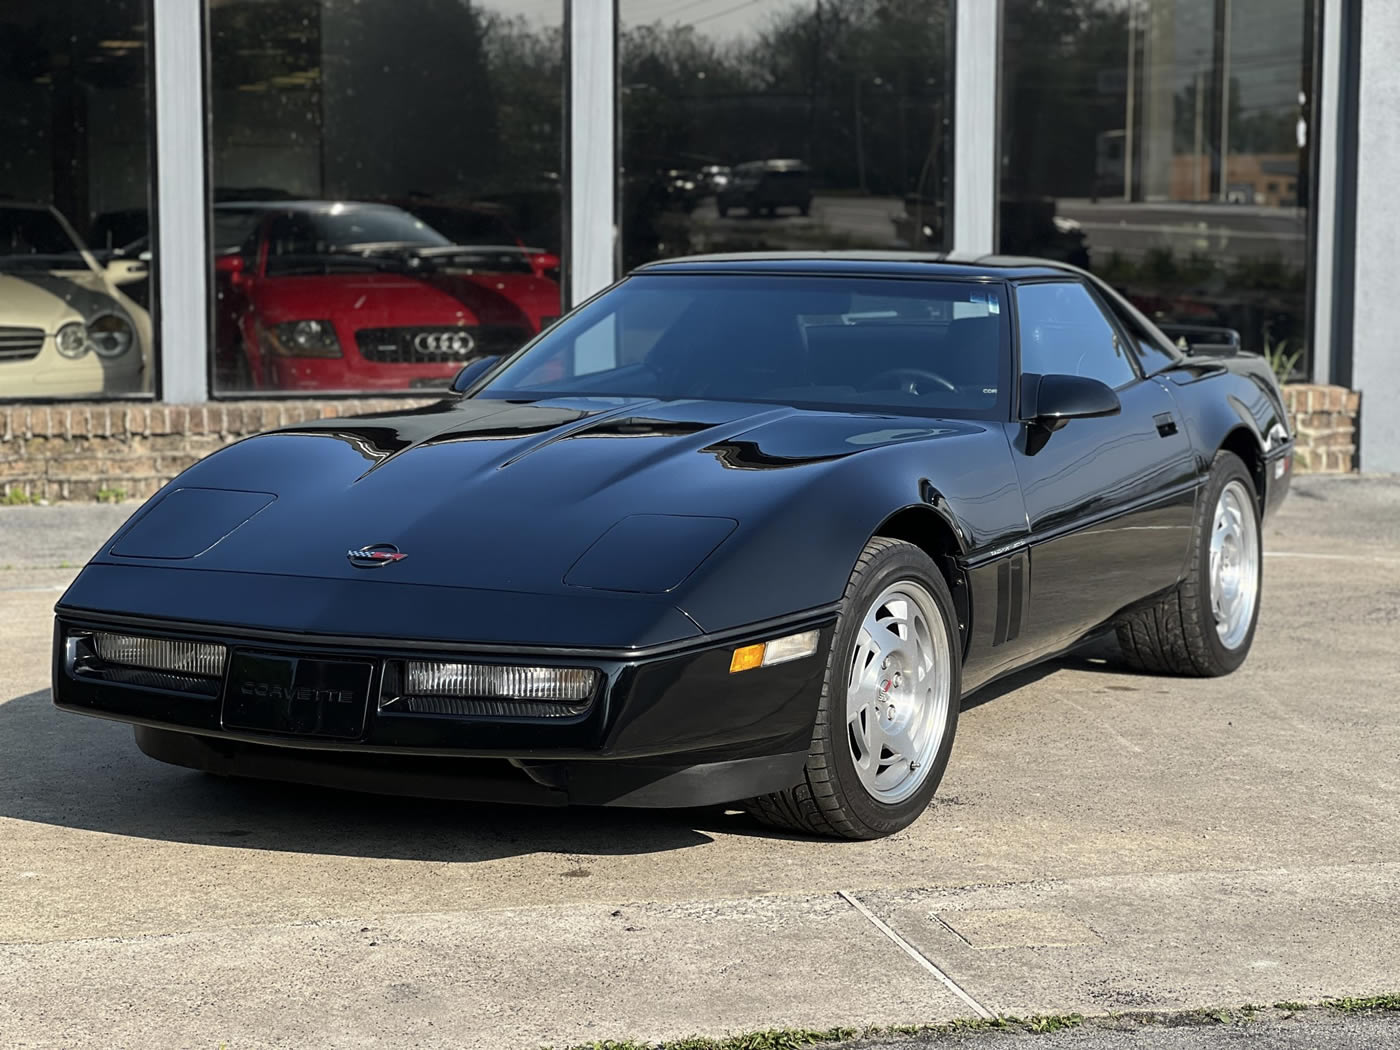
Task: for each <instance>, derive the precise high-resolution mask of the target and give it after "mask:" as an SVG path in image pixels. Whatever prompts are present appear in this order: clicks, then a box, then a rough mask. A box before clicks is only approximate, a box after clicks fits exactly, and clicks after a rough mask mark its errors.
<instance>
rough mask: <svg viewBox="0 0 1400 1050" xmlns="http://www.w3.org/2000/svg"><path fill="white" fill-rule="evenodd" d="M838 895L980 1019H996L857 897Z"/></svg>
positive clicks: (839, 892) (841, 892) (838, 891)
mask: <svg viewBox="0 0 1400 1050" xmlns="http://www.w3.org/2000/svg"><path fill="white" fill-rule="evenodd" d="M836 894H837V896H839V897H840V898H841V899H842V900H843V901H845V902H846V903H847V904H849V905H850V906H851V907H852V908H854V909H855V910H856V911H858V912H860V913H861V914H862V915H864V916H865V917H866V918H867V919H869V920H870V921H871V922H872V923H874V924H875V928H876V929H878V930H879V931H880V932H881V933H883V934H884V935H885V936H886V937H888V938H889V939H890V940H892V941H894V943H895V944H897V945H899V947H900V948H901V949H902V950H903V951H904V954H905V955H907V956H909V958H911V959H913V960H914V961H915V962H916V963H918V964H919V965H920V966H922V967H923V968H924V969H925V970H927V971H928V972H929V973H931V974H933V976H934V977H936V978H938V981H939V983H940V984H942V985H943V987H944V988H947V989H948V991H950V992H952V993H953V994H954V995H956V996H957V997H958V998H959V999H961V1000H962V1001H963V1002H965V1003H967V1005H968V1006H970V1007H972V1009H973V1010H974V1011H975V1012H976V1014H977V1016H978V1017H980V1018H982V1020H984V1021H991V1020H993V1019H994V1018H995V1016H996V1015H995V1014H993V1013H992V1012H991V1011H990V1010H988V1009H987V1008H986V1007H985V1006H983V1005H982V1004H981V1003H979V1002H978V1001H977V1000H976V999H974V998H972V996H970V995H968V994H967V992H965V991H963V989H962V986H961V985H959V984H958V982H957V981H955V980H953V979H952V978H951V977H949V976H948V975H947V974H946V973H944V972H943V971H942V970H940V969H939V968H938V967H937V966H936V965H934V963H933V961H932V960H931V959H929V958H928V956H926V955H924V953H923V952H921V951H919V949H917V948H915V947H914V946H913V945H912V944H910V943H909V942H908V941H906V940H905V939H904V938H903V937H901V936H900V935H899V934H898V933H896V932H895V931H894V930H893V929H892V928H891V927H890V926H889V924H887V923H885V922H883V921H882V920H881V919H880V917H879V916H878V915H876V914H875V913H874V912H873V911H871V910H870V909H869V908H867V907H866V906H865V905H864V904H862V903H861V902H860V901H858V900H856V899H855V897H853V896H851V895H850V894H849V893H847V892H846V891H845V890H837V891H836Z"/></svg>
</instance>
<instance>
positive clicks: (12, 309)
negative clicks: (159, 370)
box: [0, 202, 151, 398]
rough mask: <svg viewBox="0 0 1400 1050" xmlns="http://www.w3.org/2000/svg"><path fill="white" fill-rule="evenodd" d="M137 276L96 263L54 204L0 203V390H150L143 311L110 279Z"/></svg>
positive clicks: (128, 268)
mask: <svg viewBox="0 0 1400 1050" xmlns="http://www.w3.org/2000/svg"><path fill="white" fill-rule="evenodd" d="M146 276H147V273H146V268H145V267H144V266H143V265H142V264H140V263H139V262H134V261H133V260H129V259H120V260H115V261H114V262H113V263H112V264H111V265H109V266H108V267H107V268H106V269H104V268H103V267H101V266H99V265H98V263H97V260H96V259H95V258H93V256H92V253H91V252H89V251H88V250H87V248H85V247H84V246H83V243H82V241H80V240H79V239H78V235H77V234H76V233H75V232H74V230H73V228H72V227H71V226H69V225H68V222H67V221H66V220H65V219H64V218H63V216H62V215H60V214H59V213H58V212H57V211H55V210H54V209H53V208H50V207H47V206H45V205H41V204H13V203H9V202H6V203H4V204H0V398H21V397H93V396H97V395H106V396H119V395H123V394H135V393H140V392H143V391H146V390H149V389H150V376H151V317H150V314H149V313H147V312H146V311H145V310H144V309H142V308H141V307H140V306H138V305H137V304H136V303H135V302H133V301H132V300H131V299H130V298H128V297H127V296H126V295H123V294H122V292H121V291H120V290H118V288H117V285H118V284H127V283H130V282H132V281H137V280H141V279H144V278H145V277H146Z"/></svg>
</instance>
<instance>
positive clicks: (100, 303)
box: [0, 270, 126, 333]
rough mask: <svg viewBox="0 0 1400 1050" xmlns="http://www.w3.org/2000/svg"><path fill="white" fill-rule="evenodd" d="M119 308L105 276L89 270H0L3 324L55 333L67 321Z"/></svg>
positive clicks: (87, 317) (83, 318) (1, 317)
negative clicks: (104, 280) (59, 271)
mask: <svg viewBox="0 0 1400 1050" xmlns="http://www.w3.org/2000/svg"><path fill="white" fill-rule="evenodd" d="M117 308H118V304H117V301H116V300H115V299H114V298H113V297H112V296H111V294H110V293H109V291H108V289H107V286H106V284H105V283H104V282H103V280H102V278H101V277H99V276H98V275H97V274H95V273H92V272H90V271H74V272H71V273H69V272H62V273H55V272H51V271H44V270H37V271H33V272H30V271H23V272H18V273H0V324H6V325H20V326H25V327H34V328H42V329H44V331H46V332H49V333H53V332H54V331H56V330H57V329H58V327H59V326H60V325H61V324H64V323H65V322H68V321H78V320H84V321H88V320H91V319H92V318H94V317H96V316H98V315H99V314H102V313H105V312H108V311H111V310H115V309H117ZM122 312H123V313H125V312H126V311H124V310H123V311H122Z"/></svg>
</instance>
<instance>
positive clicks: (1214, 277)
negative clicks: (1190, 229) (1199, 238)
mask: <svg viewBox="0 0 1400 1050" xmlns="http://www.w3.org/2000/svg"><path fill="white" fill-rule="evenodd" d="M1095 270H1096V272H1097V273H1098V274H1099V276H1100V277H1102V278H1103V279H1104V280H1106V281H1107V282H1108V283H1109V284H1111V285H1113V286H1114V287H1115V288H1117V289H1118V290H1119V291H1121V292H1122V293H1123V294H1125V295H1127V296H1128V297H1129V298H1130V299H1132V300H1133V301H1134V302H1135V303H1137V305H1138V306H1139V307H1141V308H1142V309H1143V310H1145V311H1146V312H1147V313H1148V314H1149V315H1152V316H1154V317H1155V318H1156V319H1157V320H1159V321H1167V322H1173V323H1177V324H1207V325H1223V326H1225V327H1228V328H1235V329H1237V330H1238V331H1239V332H1240V336H1241V338H1242V340H1243V345H1244V349H1245V350H1248V351H1251V352H1254V353H1260V352H1262V351H1263V349H1264V344H1265V341H1266V340H1273V341H1275V342H1277V341H1278V340H1280V339H1286V340H1288V341H1289V344H1290V345H1291V346H1293V347H1295V348H1302V347H1303V345H1304V343H1305V341H1306V339H1307V330H1306V323H1305V322H1306V314H1305V312H1304V309H1303V304H1304V301H1305V300H1304V296H1305V294H1306V291H1307V271H1306V270H1305V269H1304V268H1303V267H1301V266H1294V265H1292V264H1291V263H1289V262H1288V261H1287V260H1286V259H1283V258H1281V257H1279V256H1263V257H1246V258H1241V259H1239V260H1237V261H1235V262H1234V263H1233V264H1229V265H1227V264H1223V263H1222V262H1221V261H1220V260H1219V259H1217V258H1216V257H1214V256H1211V255H1205V254H1202V253H1199V252H1192V253H1191V254H1190V255H1186V256H1184V257H1179V256H1177V255H1176V254H1175V253H1174V252H1173V251H1172V250H1171V249H1170V248H1166V247H1158V248H1150V249H1148V250H1147V251H1146V252H1144V253H1143V254H1142V256H1141V258H1138V259H1135V260H1134V259H1127V258H1124V257H1123V256H1121V255H1119V254H1118V253H1116V252H1115V253H1113V254H1112V255H1110V256H1109V257H1108V258H1107V259H1105V260H1103V261H1102V262H1101V263H1099V264H1098V265H1097V266H1096V267H1095Z"/></svg>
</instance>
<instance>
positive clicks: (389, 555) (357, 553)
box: [345, 543, 408, 569]
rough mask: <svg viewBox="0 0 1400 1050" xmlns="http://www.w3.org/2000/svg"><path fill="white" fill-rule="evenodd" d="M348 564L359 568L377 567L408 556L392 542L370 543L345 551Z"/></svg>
mask: <svg viewBox="0 0 1400 1050" xmlns="http://www.w3.org/2000/svg"><path fill="white" fill-rule="evenodd" d="M345 556H346V557H347V558H349V559H350V564H351V565H353V566H355V567H356V568H359V569H377V568H379V566H381V565H388V564H389V563H390V562H396V561H403V560H404V559H405V558H407V557H408V555H407V554H404V553H403V552H402V551H400V550H399V549H398V548H397V547H395V546H394V545H393V544H392V543H371V544H370V545H369V546H368V547H356V548H355V549H354V550H351V551H346V552H345Z"/></svg>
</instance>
